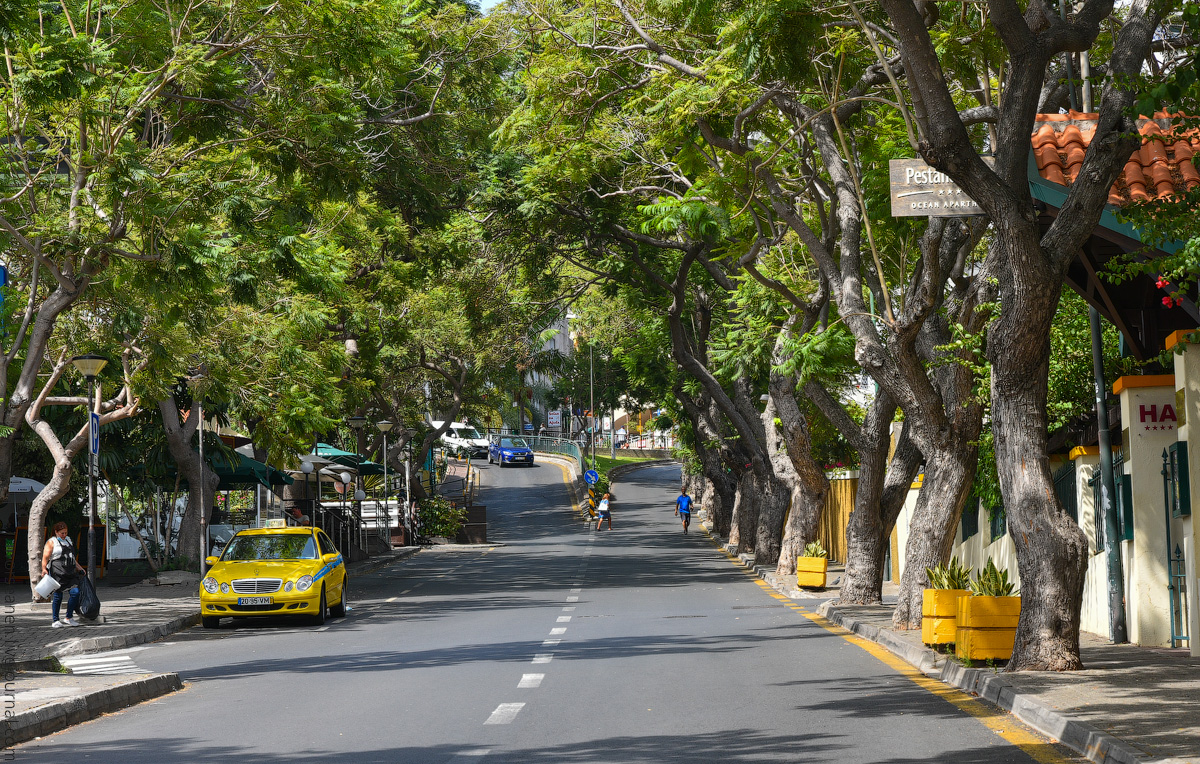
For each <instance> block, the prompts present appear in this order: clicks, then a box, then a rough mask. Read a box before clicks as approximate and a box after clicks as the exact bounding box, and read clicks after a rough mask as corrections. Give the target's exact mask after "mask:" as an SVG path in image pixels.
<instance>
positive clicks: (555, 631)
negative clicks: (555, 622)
mask: <svg viewBox="0 0 1200 764" xmlns="http://www.w3.org/2000/svg"><path fill="white" fill-rule="evenodd" d="M566 633H567V629H566V627H565V626H559V627H557V628H553V629H551V630H550V636H554V635H555V634H566Z"/></svg>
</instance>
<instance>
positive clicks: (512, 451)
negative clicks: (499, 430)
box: [488, 438, 533, 467]
mask: <svg viewBox="0 0 1200 764" xmlns="http://www.w3.org/2000/svg"><path fill="white" fill-rule="evenodd" d="M493 463H494V464H499V465H500V466H501V467H503V466H504V465H506V464H528V465H529V466H530V467H532V466H533V449H531V448H530V447H529V446H527V445H525V441H524V439H522V438H500V439H499V440H493V441H492V444H491V446H489V447H488V464H493Z"/></svg>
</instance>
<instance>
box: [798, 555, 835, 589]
mask: <svg viewBox="0 0 1200 764" xmlns="http://www.w3.org/2000/svg"><path fill="white" fill-rule="evenodd" d="M827 570H829V558H827V557H798V558H796V586H805V587H808V588H809V589H824V588H825V572H826V571H827Z"/></svg>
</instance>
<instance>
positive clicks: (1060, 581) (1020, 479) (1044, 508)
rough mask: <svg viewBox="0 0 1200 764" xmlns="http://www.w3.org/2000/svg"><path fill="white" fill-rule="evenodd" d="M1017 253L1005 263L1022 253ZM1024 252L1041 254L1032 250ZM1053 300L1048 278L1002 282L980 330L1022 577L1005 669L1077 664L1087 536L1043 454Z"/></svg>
mask: <svg viewBox="0 0 1200 764" xmlns="http://www.w3.org/2000/svg"><path fill="white" fill-rule="evenodd" d="M1031 233H1032V232H1031ZM1015 249H1016V248H1015V247H1013V248H1012V249H1010V251H1009V257H1012V258H1017V257H1020V256H1021V255H1020V254H1018V252H1016V251H1014V250H1015ZM1024 252H1025V253H1029V255H1030V256H1033V257H1038V258H1041V257H1043V254H1042V253H1041V252H1040V250H1038V248H1037V247H1036V244H1035V245H1033V246H1032V248H1029V247H1027V248H1025V249H1024ZM1014 270H1017V269H1014ZM1024 270H1025V271H1026V272H1027V271H1028V269H1024ZM1058 296H1059V291H1058V282H1057V281H1053V283H1052V280H1049V279H1047V280H1046V281H1045V282H1042V283H1038V282H1035V281H1030V280H1022V281H1021V283H1020V288H1016V287H1015V285H1012V284H1008V285H1006V284H1003V283H1002V284H1001V301H1002V302H1001V304H1002V305H1003V306H1004V307H1003V310H1002V312H1001V315H1000V318H999V319H998V320H997V321H996V322H995V323H994V324H993V326H992V328H991V329H990V331H989V332H988V356H989V358H990V360H991V362H992V432H993V433H994V435H995V442H996V466H997V469H998V470H999V476H1000V488H1001V491H1002V494H1003V496H1004V509H1005V514H1006V515H1007V517H1008V523H1009V532H1010V533H1011V535H1012V539H1013V546H1014V547H1015V550H1016V556H1017V565H1018V569H1019V571H1020V574H1021V619H1020V622H1019V624H1018V626H1017V637H1016V642H1015V643H1014V646H1013V654H1012V658H1011V659H1010V661H1009V664H1008V668H1009V670H1010V671H1019V670H1022V669H1037V670H1043V671H1070V670H1074V669H1079V668H1082V667H1083V662H1082V661H1081V660H1080V657H1079V625H1080V608H1081V607H1082V602H1083V581H1084V576H1085V574H1086V572H1087V539H1086V538H1085V537H1084V534H1083V531H1082V530H1080V528H1079V526H1078V525H1077V524H1076V523H1075V522H1074V521H1072V520H1071V518H1070V517H1068V516H1067V514H1066V513H1065V512H1064V511H1063V509H1062V507H1061V506H1059V503H1058V499H1057V497H1056V494H1055V492H1054V483H1053V479H1052V478H1051V475H1050V460H1049V458H1048V457H1047V455H1046V397H1047V387H1048V385H1047V375H1048V371H1049V359H1050V342H1049V333H1050V323H1051V321H1052V320H1053V316H1054V313H1055V310H1056V309H1057V306H1058Z"/></svg>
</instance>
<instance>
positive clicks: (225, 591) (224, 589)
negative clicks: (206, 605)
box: [221, 584, 229, 594]
mask: <svg viewBox="0 0 1200 764" xmlns="http://www.w3.org/2000/svg"><path fill="white" fill-rule="evenodd" d="M221 594H229V584H221Z"/></svg>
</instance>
